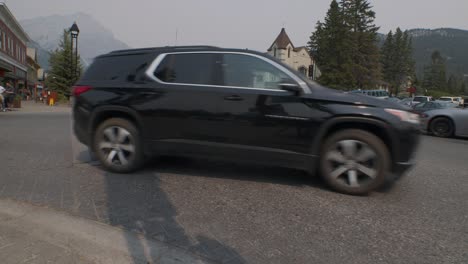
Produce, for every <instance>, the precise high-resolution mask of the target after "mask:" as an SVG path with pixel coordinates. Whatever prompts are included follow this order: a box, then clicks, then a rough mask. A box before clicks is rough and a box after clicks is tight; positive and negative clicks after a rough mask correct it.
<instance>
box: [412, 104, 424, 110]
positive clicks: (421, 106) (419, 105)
mask: <svg viewBox="0 0 468 264" xmlns="http://www.w3.org/2000/svg"><path fill="white" fill-rule="evenodd" d="M414 108H415V109H422V108H426V104H425V103H420V104H417V105H415V106H414Z"/></svg>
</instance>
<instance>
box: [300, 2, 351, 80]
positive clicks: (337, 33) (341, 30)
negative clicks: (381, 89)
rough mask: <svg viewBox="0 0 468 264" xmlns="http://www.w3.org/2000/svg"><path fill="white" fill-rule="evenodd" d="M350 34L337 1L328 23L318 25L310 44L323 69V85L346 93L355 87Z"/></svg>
mask: <svg viewBox="0 0 468 264" xmlns="http://www.w3.org/2000/svg"><path fill="white" fill-rule="evenodd" d="M347 40H348V37H347V31H346V28H345V26H344V21H343V16H342V13H341V11H340V7H339V5H338V2H337V1H336V0H333V1H332V2H331V4H330V9H329V10H328V12H327V15H326V17H325V21H324V22H323V23H322V22H320V21H319V22H318V23H317V26H316V29H315V32H314V33H312V36H311V37H310V41H309V43H308V45H309V49H310V51H311V54H312V55H313V56H314V58H315V59H316V61H317V64H318V65H319V66H320V69H321V72H322V76H321V77H320V78H319V80H318V81H319V82H320V83H321V84H324V85H327V86H330V87H333V88H338V89H345V88H348V89H349V88H350V87H353V86H354V79H353V75H352V71H351V56H350V52H349V48H348V47H349V45H348V43H347Z"/></svg>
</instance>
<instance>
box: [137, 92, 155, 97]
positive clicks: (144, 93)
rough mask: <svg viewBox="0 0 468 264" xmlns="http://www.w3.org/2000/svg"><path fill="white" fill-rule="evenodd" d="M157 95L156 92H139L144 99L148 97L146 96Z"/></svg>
mask: <svg viewBox="0 0 468 264" xmlns="http://www.w3.org/2000/svg"><path fill="white" fill-rule="evenodd" d="M156 94H158V93H157V92H140V95H142V96H144V97H148V96H154V95H156Z"/></svg>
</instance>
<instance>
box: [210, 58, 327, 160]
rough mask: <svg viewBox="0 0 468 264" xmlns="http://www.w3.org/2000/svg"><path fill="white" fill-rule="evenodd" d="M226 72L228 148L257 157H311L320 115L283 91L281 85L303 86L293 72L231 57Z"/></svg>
mask: <svg viewBox="0 0 468 264" xmlns="http://www.w3.org/2000/svg"><path fill="white" fill-rule="evenodd" d="M220 67H221V68H222V70H221V72H222V74H223V87H222V88H220V90H221V91H222V94H221V95H220V97H219V102H220V111H221V112H222V116H223V118H222V119H223V123H222V124H220V132H221V133H222V135H223V136H224V137H225V141H226V143H228V144H229V145H230V146H231V147H234V148H239V149H241V150H249V151H251V152H249V153H250V155H253V156H256V154H255V153H257V154H259V155H261V153H262V152H264V153H269V154H278V156H282V154H284V153H296V154H299V155H300V154H305V153H308V151H310V143H311V142H312V137H313V135H314V133H313V130H314V127H316V123H315V122H316V121H315V120H317V119H313V118H311V117H313V116H317V112H319V111H317V110H316V109H314V108H312V107H310V106H309V105H307V104H306V103H305V102H304V101H303V100H302V99H301V97H299V96H297V95H296V94H294V93H293V92H290V91H286V90H283V89H281V88H280V84H281V83H285V84H288V85H297V80H295V79H294V76H291V72H289V74H288V73H287V71H284V70H282V69H280V68H278V67H277V66H275V64H274V62H272V61H268V59H265V58H263V57H261V56H256V55H252V54H236V53H225V54H224V55H223V60H222V63H221V64H220ZM296 78H297V77H296ZM241 153H242V152H241ZM244 155H245V152H244ZM259 155H257V156H256V157H255V158H259ZM253 156H249V155H247V156H244V157H247V158H254V157H253Z"/></svg>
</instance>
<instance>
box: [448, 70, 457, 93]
mask: <svg viewBox="0 0 468 264" xmlns="http://www.w3.org/2000/svg"><path fill="white" fill-rule="evenodd" d="M458 87H459V86H458V80H457V78H456V77H455V75H453V74H451V75H450V77H449V79H448V82H447V92H448V93H450V94H453V93H456V92H458V90H459V89H458Z"/></svg>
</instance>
